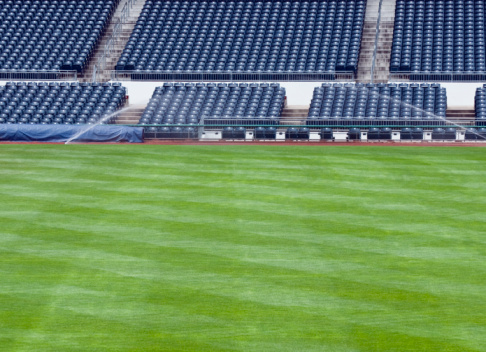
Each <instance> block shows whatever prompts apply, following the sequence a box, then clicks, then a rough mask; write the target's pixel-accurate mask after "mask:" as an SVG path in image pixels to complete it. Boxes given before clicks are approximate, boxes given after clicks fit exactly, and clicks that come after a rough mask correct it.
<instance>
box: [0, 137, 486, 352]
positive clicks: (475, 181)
mask: <svg viewBox="0 0 486 352" xmlns="http://www.w3.org/2000/svg"><path fill="white" fill-rule="evenodd" d="M485 176H486V149H484V148H445V147H444V148H434V147H431V148H415V147H403V148H399V147H386V148H383V147H275V146H269V147H257V146H246V147H239V146H230V147H227V146H224V147H223V146H215V147H213V146H143V145H136V146H131V145H101V146H99V145H97V146H94V145H69V146H64V145H1V146H0V180H1V182H0V196H1V201H0V225H1V226H0V350H1V351H56V352H58V351H279V352H284V351H441V352H444V351H466V352H467V351H486V281H485V278H486V261H485V255H486V216H485V209H486V177H485Z"/></svg>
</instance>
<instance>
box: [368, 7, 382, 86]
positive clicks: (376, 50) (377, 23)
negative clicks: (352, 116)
mask: <svg viewBox="0 0 486 352" xmlns="http://www.w3.org/2000/svg"><path fill="white" fill-rule="evenodd" d="M382 4H383V0H380V5H379V6H378V20H377V21H376V35H375V45H374V48H373V61H372V63H371V83H373V82H374V75H375V65H376V53H377V52H378V38H379V36H380V22H381V5H382Z"/></svg>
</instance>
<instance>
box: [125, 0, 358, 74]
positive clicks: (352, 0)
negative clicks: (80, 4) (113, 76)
mask: <svg viewBox="0 0 486 352" xmlns="http://www.w3.org/2000/svg"><path fill="white" fill-rule="evenodd" d="M365 8H366V0H339V1H337V0H289V1H274V0H263V1H261V0H237V1H226V0H219V1H187V0H185V1H182V0H172V1H162V0H153V1H151V0H148V1H146V4H145V6H144V8H143V11H142V13H141V15H140V17H139V18H138V21H137V24H136V26H135V29H134V30H133V33H132V35H131V37H130V39H129V41H128V43H127V45H126V47H125V49H124V51H123V53H122V55H121V57H120V59H119V61H118V64H117V65H116V70H121V71H123V70H126V71H130V70H139V71H152V72H157V71H161V72H233V71H234V72H335V71H355V70H356V68H357V64H358V56H359V50H360V44H361V35H362V30H363V22H364V14H365Z"/></svg>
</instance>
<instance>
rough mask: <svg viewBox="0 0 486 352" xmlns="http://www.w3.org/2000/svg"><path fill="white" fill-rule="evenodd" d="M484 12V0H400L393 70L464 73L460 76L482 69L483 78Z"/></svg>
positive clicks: (397, 5)
mask: <svg viewBox="0 0 486 352" xmlns="http://www.w3.org/2000/svg"><path fill="white" fill-rule="evenodd" d="M485 15H486V13H485V6H484V1H482V0H481V1H478V0H428V1H425V0H397V2H396V12H395V25H394V36H393V44H392V49H391V60H390V71H392V72H396V71H402V72H415V73H419V72H422V73H426V72H432V73H434V72H438V73H465V74H464V75H456V76H455V78H456V79H457V80H461V79H465V80H467V79H468V75H466V73H483V75H481V77H483V78H482V79H484V77H486V75H485V73H486V57H485V28H484V25H485ZM421 77H422V78H425V79H427V75H422V76H421ZM432 77H438V76H437V75H435V76H432ZM478 78H479V77H475V79H476V80H477V79H478Z"/></svg>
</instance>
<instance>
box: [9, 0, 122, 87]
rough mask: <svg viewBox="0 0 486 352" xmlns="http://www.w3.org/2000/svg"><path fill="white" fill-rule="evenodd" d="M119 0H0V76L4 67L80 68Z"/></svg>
mask: <svg viewBox="0 0 486 352" xmlns="http://www.w3.org/2000/svg"><path fill="white" fill-rule="evenodd" d="M119 1H120V0H98V1H86V0H81V1H65V0H35V1H25V0H0V24H1V25H0V38H1V41H0V77H1V76H2V72H3V73H5V72H8V71H19V72H23V71H46V72H47V71H56V70H76V71H78V72H82V71H83V70H84V69H85V67H86V65H87V62H88V60H89V59H90V58H91V56H92V55H93V53H94V50H95V47H96V45H97V44H98V42H99V40H100V38H101V35H102V34H103V31H104V30H105V29H106V27H107V26H108V24H109V21H110V19H111V17H112V15H113V13H114V10H115V9H116V6H117V5H118V3H119ZM41 78H42V77H41Z"/></svg>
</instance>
